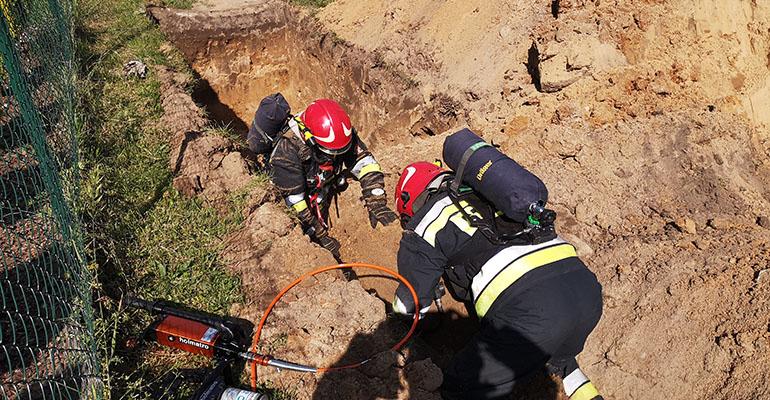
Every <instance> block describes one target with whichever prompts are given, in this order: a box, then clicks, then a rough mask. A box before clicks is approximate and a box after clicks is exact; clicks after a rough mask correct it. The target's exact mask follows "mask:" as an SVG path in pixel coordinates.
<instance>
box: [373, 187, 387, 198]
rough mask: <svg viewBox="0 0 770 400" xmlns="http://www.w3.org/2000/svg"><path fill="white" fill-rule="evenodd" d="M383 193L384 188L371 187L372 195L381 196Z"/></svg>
mask: <svg viewBox="0 0 770 400" xmlns="http://www.w3.org/2000/svg"><path fill="white" fill-rule="evenodd" d="M384 194H385V189H381V188H375V189H372V196H382V195H384Z"/></svg>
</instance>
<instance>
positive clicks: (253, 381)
mask: <svg viewBox="0 0 770 400" xmlns="http://www.w3.org/2000/svg"><path fill="white" fill-rule="evenodd" d="M343 268H368V269H374V270H377V271H380V272H384V273H386V274H389V275H391V276H393V277H395V278H396V279H398V280H399V281H400V282H401V283H403V284H404V286H406V287H407V289H409V292H410V293H411V294H412V298H413V299H414V307H415V310H419V309H420V306H419V299H418V298H417V292H415V290H414V288H413V287H412V285H411V284H410V283H409V281H407V280H406V278H404V277H403V276H401V275H399V274H398V273H397V272H395V271H392V270H390V269H387V268H385V267H380V266H379V265H373V264H367V263H349V264H339V265H330V266H326V267H321V268H318V269H316V270H313V271H310V272H308V273H306V274H304V275H302V276H300V277H299V278H297V279H296V280H295V281H294V282H292V283H290V284H289V285H288V286H286V287H285V288H283V290H281V291H280V292H279V293H278V295H277V296H275V298H274V299H273V301H272V302H271V303H270V305H269V306H268V307H267V309H266V310H265V313H264V314H263V315H262V319H260V321H259V325H257V330H256V332H255V333H254V341H253V343H252V346H251V352H252V353H255V354H256V351H257V345H258V344H259V338H260V336H261V335H262V328H263V327H264V325H265V321H267V317H268V316H269V315H270V313H271V312H272V311H273V307H275V305H276V304H277V303H278V301H279V300H281V298H282V297H283V296H284V295H285V294H286V293H287V292H288V291H289V290H291V288H293V287H294V286H297V285H298V284H299V283H300V282H302V281H304V280H305V279H307V278H309V277H311V276H314V275H318V274H320V273H323V272H327V271H331V270H334V269H343ZM419 320H420V314H419V313H417V312H415V313H414V319H413V320H412V326H411V327H410V328H409V332H407V333H406V335H405V336H404V337H403V338H402V339H401V340H400V341H399V342H398V343H396V344H395V345H393V347H392V348H391V349H392V350H398V349H400V348H401V346H403V345H404V344H405V343H406V342H407V341H408V340H409V338H410V337H411V336H412V333H414V330H415V329H416V328H417V323H418V322H419ZM262 358H264V360H262V359H258V360H256V361H254V362H252V363H251V388H252V390H256V389H257V364H260V365H268V364H267V360H268V358H267V357H262ZM369 360H371V357H370V358H367V359H366V360H363V361H360V362H357V363H352V364H347V365H340V366H336V367H323V368H315V371H316V372H329V371H339V370H342V369H349V368H357V367H360V366H361V365H363V364H365V363H367V362H368V361H369Z"/></svg>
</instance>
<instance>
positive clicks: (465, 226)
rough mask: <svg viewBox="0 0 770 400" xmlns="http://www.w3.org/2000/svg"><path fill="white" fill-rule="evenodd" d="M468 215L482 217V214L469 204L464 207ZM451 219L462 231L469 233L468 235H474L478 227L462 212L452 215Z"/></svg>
mask: <svg viewBox="0 0 770 400" xmlns="http://www.w3.org/2000/svg"><path fill="white" fill-rule="evenodd" d="M463 209H464V210H465V212H466V213H468V215H475V216H477V217H479V218H481V215H480V214H479V213H477V212H475V210H474V209H473V207H471V206H468V207H464V208H463ZM449 221H450V222H452V223H453V224H455V225H456V226H457V228H459V229H460V230H461V231H463V232H465V233H466V234H468V236H473V234H474V233H476V228H474V227H472V226H471V222H470V221H468V220H467V219H465V216H464V215H462V214H461V213H455V214H454V215H452V217H451V218H449Z"/></svg>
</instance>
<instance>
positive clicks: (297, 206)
mask: <svg viewBox="0 0 770 400" xmlns="http://www.w3.org/2000/svg"><path fill="white" fill-rule="evenodd" d="M291 208H293V209H294V211H296V212H302V211H305V209H307V202H306V201H305V200H302V201H300V202H299V203H295V204H292V206H291Z"/></svg>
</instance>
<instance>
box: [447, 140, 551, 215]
mask: <svg viewBox="0 0 770 400" xmlns="http://www.w3.org/2000/svg"><path fill="white" fill-rule="evenodd" d="M443 156H444V162H446V164H447V165H448V166H449V167H450V168H452V170H454V171H455V172H456V173H457V174H460V173H461V174H462V176H459V177H458V178H461V179H462V183H464V184H466V185H468V186H470V187H471V188H473V190H474V191H475V192H476V193H478V194H480V195H482V196H483V197H484V198H486V199H487V200H489V201H491V202H492V204H494V205H495V207H496V208H497V209H498V210H499V211H502V212H503V213H504V214H505V215H506V216H507V217H508V218H511V219H513V220H514V221H517V222H524V221H526V220H527V217H528V216H529V212H530V207H531V206H532V204H538V203H539V204H540V205H541V206H544V205H545V203H546V202H547V201H548V189H547V188H546V187H545V184H544V183H543V181H541V180H540V178H538V177H537V176H535V175H534V174H532V173H531V172H529V171H527V170H526V169H525V168H524V167H522V166H521V165H519V164H518V163H517V162H516V161H514V160H513V159H511V158H510V157H508V156H506V155H505V154H503V153H501V152H500V151H499V150H498V149H497V148H496V147H494V146H492V145H490V144H488V143H486V142H485V141H484V139H482V138H480V137H479V136H478V135H476V134H475V133H473V132H471V130H470V129H467V128H465V129H462V130H460V131H458V132H455V133H453V134H451V135H449V136H448V137H447V138H446V140H445V141H444V151H443ZM463 158H466V159H465V160H464V161H465V163H464V165H461V164H463ZM460 169H462V171H460ZM456 179H457V178H456Z"/></svg>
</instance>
